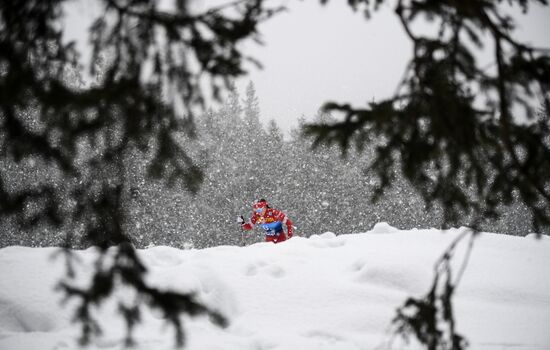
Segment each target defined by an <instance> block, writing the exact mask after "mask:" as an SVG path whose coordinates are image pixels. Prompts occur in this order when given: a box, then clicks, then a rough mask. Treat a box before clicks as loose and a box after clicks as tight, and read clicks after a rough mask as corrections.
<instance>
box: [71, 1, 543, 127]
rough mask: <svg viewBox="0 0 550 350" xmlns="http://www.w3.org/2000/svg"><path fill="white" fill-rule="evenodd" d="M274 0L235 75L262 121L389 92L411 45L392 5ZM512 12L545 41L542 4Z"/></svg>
mask: <svg viewBox="0 0 550 350" xmlns="http://www.w3.org/2000/svg"><path fill="white" fill-rule="evenodd" d="M223 1H227V0H207V1H203V0H196V3H197V4H198V5H197V7H199V8H201V7H202V8H206V7H207V6H208V5H205V4H208V3H211V2H214V3H219V2H223ZM276 1H282V2H284V3H285V4H286V6H287V7H288V9H289V11H287V12H285V13H282V14H279V15H277V16H276V17H274V18H272V19H270V20H269V21H267V22H265V23H263V24H262V25H261V26H260V31H261V34H262V39H263V41H264V42H265V45H263V46H258V45H256V44H250V45H246V46H245V48H246V53H247V54H249V55H251V56H253V57H255V58H257V59H258V60H259V61H260V62H261V63H262V64H263V65H264V68H263V69H262V70H258V69H257V68H255V67H253V66H250V67H249V72H250V74H249V76H247V77H245V78H243V79H240V80H239V81H238V82H237V87H238V88H239V91H241V93H242V94H243V95H244V92H245V87H246V85H247V84H248V82H249V81H250V80H252V81H253V82H254V84H255V86H256V91H257V94H258V97H259V99H260V108H261V112H262V119H263V120H264V121H268V120H269V119H275V120H277V122H278V123H279V125H280V126H281V127H282V128H283V130H285V131H288V130H289V129H290V128H291V127H293V126H295V125H296V120H297V118H298V117H300V116H302V115H303V116H305V117H306V118H311V117H313V116H314V115H315V114H316V113H317V111H318V109H319V108H320V107H321V106H322V105H323V103H325V102H327V101H336V102H349V103H352V104H353V105H355V106H364V105H365V104H366V103H367V102H369V101H372V100H380V99H383V98H385V97H389V96H390V95H391V94H392V93H393V92H394V90H395V88H396V86H397V82H398V81H399V79H400V78H401V76H402V74H403V72H404V69H405V64H406V62H407V60H408V59H409V58H410V56H411V49H412V46H411V43H410V41H409V40H408V38H407V37H406V36H405V33H404V31H403V29H402V28H401V26H400V24H399V22H398V19H397V17H396V15H395V14H394V12H393V7H391V6H389V5H384V6H383V7H382V9H380V10H379V11H378V12H376V13H374V15H373V17H372V18H371V19H370V20H368V21H367V20H366V19H365V17H364V16H363V14H362V13H360V12H357V13H354V12H353V11H352V10H351V8H350V7H349V6H348V5H347V4H346V3H347V1H342V0H332V1H330V2H329V4H328V5H326V6H321V5H320V4H319V3H320V1H319V0H305V1H299V0H273V1H272V2H276ZM269 3H270V2H268V4H269ZM392 3H393V2H392ZM73 10H74V9H73ZM89 11H90V5H89V2H87V1H84V3H82V2H81V3H80V5H79V6H78V7H77V11H76V13H78V14H79V15H78V16H74V15H73V16H70V17H72V18H70V19H68V31H69V33H68V35H69V37H72V38H75V37H76V38H78V37H83V36H84V35H85V34H86V30H87V25H84V23H86V22H85V21H82V19H81V16H82V15H83V14H85V13H86V12H89ZM74 13H75V12H74V11H73V14H74ZM514 13H515V18H517V19H518V24H519V27H518V33H517V35H516V37H518V38H520V39H522V40H526V41H527V42H531V43H533V44H537V45H540V46H545V47H550V35H548V33H550V30H549V29H550V9H549V8H548V7H544V8H543V7H541V6H532V7H531V10H530V12H529V14H528V15H526V16H521V15H519V14H520V12H519V11H514ZM88 16H90V14H89V13H88ZM485 63H487V64H490V63H491V62H490V61H489V59H487V62H485ZM243 97H244V96H243Z"/></svg>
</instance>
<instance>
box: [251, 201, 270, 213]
mask: <svg viewBox="0 0 550 350" xmlns="http://www.w3.org/2000/svg"><path fill="white" fill-rule="evenodd" d="M266 207H267V201H266V200H265V199H260V200H259V201H257V202H256V203H254V204H253V205H252V210H253V211H254V212H255V213H258V214H259V213H261V212H262V211H263V210H264V208H266Z"/></svg>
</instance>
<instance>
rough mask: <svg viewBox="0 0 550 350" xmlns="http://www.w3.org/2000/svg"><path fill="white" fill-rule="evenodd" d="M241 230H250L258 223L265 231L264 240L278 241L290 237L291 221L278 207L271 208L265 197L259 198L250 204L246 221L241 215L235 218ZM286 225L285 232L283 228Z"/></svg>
mask: <svg viewBox="0 0 550 350" xmlns="http://www.w3.org/2000/svg"><path fill="white" fill-rule="evenodd" d="M237 221H238V222H239V223H240V224H241V228H242V229H243V230H247V231H248V230H252V228H253V227H254V225H255V224H259V225H260V226H261V228H263V229H264V231H265V241H266V242H273V243H279V242H283V241H286V240H287V239H289V238H290V237H292V230H293V227H292V221H290V219H289V218H288V217H287V216H286V215H285V213H283V212H282V211H280V210H279V209H273V208H271V207H270V206H269V205H268V204H267V201H266V200H265V199H260V200H259V201H257V202H256V203H254V204H253V205H252V216H251V217H250V220H248V221H247V222H245V221H244V218H243V217H242V216H241V217H239V218H238V219H237ZM283 225H286V233H285V230H284V229H283Z"/></svg>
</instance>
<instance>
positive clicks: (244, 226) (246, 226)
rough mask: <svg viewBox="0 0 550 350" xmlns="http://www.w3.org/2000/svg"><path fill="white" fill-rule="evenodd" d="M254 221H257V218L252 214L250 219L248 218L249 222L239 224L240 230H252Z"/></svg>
mask: <svg viewBox="0 0 550 350" xmlns="http://www.w3.org/2000/svg"><path fill="white" fill-rule="evenodd" d="M256 220H258V218H257V217H256V214H252V217H251V218H250V220H248V221H246V222H243V223H242V224H241V228H242V229H243V230H247V231H248V230H252V229H253V228H254V224H255V223H256Z"/></svg>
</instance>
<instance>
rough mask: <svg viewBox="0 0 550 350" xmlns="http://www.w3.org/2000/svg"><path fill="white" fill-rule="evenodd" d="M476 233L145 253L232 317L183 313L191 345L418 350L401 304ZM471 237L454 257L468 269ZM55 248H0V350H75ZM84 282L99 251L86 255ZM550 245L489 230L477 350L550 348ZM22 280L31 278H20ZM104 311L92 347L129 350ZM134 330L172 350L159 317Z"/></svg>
mask: <svg viewBox="0 0 550 350" xmlns="http://www.w3.org/2000/svg"><path fill="white" fill-rule="evenodd" d="M464 230H466V228H460V229H451V230H448V231H439V230H435V229H429V230H417V229H413V230H397V229H395V228H393V227H391V226H390V225H388V224H385V223H379V224H377V225H376V226H375V227H374V228H373V229H372V230H371V231H368V232H365V233H360V234H348V235H338V236H336V235H335V234H334V233H331V232H326V233H323V234H320V235H312V236H311V237H309V238H304V237H294V238H292V239H291V240H289V241H287V242H284V243H281V244H277V245H275V244H271V243H256V244H252V245H250V246H246V247H239V246H219V247H213V248H208V249H200V250H195V249H191V250H179V249H175V248H170V247H166V246H158V247H150V248H147V249H142V250H139V251H138V252H139V256H140V258H141V259H143V261H144V263H145V264H146V266H147V267H148V269H149V272H148V274H147V279H148V281H149V282H151V283H152V284H153V285H156V286H159V287H162V288H165V289H167V290H177V291H194V292H196V295H197V297H198V298H199V299H200V300H201V301H203V302H204V303H206V304H207V305H208V306H210V307H212V308H214V309H217V310H219V311H220V312H222V313H223V314H224V315H226V316H227V317H228V319H229V325H228V327H226V328H220V327H218V326H215V325H213V324H212V323H211V322H210V321H209V320H208V319H206V318H204V317H203V318H201V317H199V318H193V319H188V318H185V322H184V329H185V331H186V337H187V341H186V345H185V348H186V349H239V350H246V349H250V350H253V349H254V350H256V349H312V350H313V349H342V350H344V349H345V350H348V349H417V348H420V347H419V346H418V344H416V343H415V342H414V341H411V342H410V343H409V344H408V345H407V343H404V342H403V340H402V339H400V338H399V337H394V336H392V327H391V321H392V319H393V318H394V317H395V312H396V308H397V307H399V306H400V305H401V304H402V303H403V302H404V300H405V299H406V298H407V297H408V296H415V297H416V296H421V295H423V294H424V293H425V292H426V291H427V290H428V288H429V287H430V284H431V280H432V278H433V267H434V262H435V261H436V260H437V259H438V258H439V257H440V255H441V254H442V252H443V251H444V250H445V249H446V248H447V246H448V245H449V244H450V243H451V242H452V241H453V240H454V239H455V238H456V237H457V236H458V235H460V234H461V233H462V232H464ZM465 249H466V242H462V243H461V245H460V246H459V247H458V250H457V252H456V253H455V259H454V260H453V263H456V265H457V266H458V265H459V264H461V262H462V261H463V258H464V254H465ZM56 251H57V248H27V247H17V246H13V247H7V248H3V249H1V250H0V276H1V288H0V349H2V350H21V349H25V350H44V349H56V350H62V349H77V348H79V346H78V341H77V340H78V337H79V334H80V333H79V332H80V329H79V326H78V325H76V324H75V323H74V322H72V321H71V319H72V313H73V312H74V310H73V309H71V306H72V304H71V302H68V303H66V304H65V305H64V306H62V305H61V304H60V303H61V300H62V295H61V294H60V293H59V292H56V291H55V290H54V288H55V286H56V284H57V283H58V282H59V280H60V278H61V277H62V276H63V274H64V264H63V261H62V259H60V258H57V259H53V258H52V255H54V253H55V252H56ZM77 254H78V256H79V258H81V264H80V265H79V266H78V268H77V276H79V277H78V278H79V280H80V281H81V283H83V284H86V283H88V282H89V281H88V282H87V280H86V278H87V276H89V273H91V270H92V266H91V263H92V262H93V259H94V256H96V253H95V250H94V248H90V249H87V250H83V251H78V252H77ZM548 266H550V240H549V239H548V237H545V236H543V237H542V238H540V239H537V238H536V237H535V236H534V235H528V236H525V237H518V236H508V235H500V234H492V233H483V234H481V235H480V236H479V237H478V238H477V239H476V242H475V245H474V248H473V251H472V255H471V257H470V260H469V263H468V266H467V268H466V271H465V273H464V275H463V277H462V280H461V281H460V284H459V286H458V289H457V292H456V297H455V298H454V306H455V313H456V315H455V316H456V327H457V330H458V332H459V333H460V334H462V335H464V336H465V337H466V339H467V340H468V341H469V349H474V350H476V349H487V350H496V349H498V350H506V349H518V350H545V349H549V348H550V332H548V324H550V278H549V276H548V271H547V267H548ZM22 276H23V277H22ZM130 295H131V294H128V293H125V292H124V290H122V291H121V290H119V291H118V292H117V293H116V297H114V298H113V299H112V300H111V301H110V302H109V303H108V304H107V305H105V306H103V307H102V308H101V309H100V310H98V312H97V316H98V317H99V320H100V321H101V324H102V327H103V330H104V334H103V335H102V336H101V337H99V338H98V339H95V340H94V341H93V342H92V344H90V345H89V346H88V347H87V349H90V350H91V349H93V350H96V349H121V348H124V342H123V339H124V334H125V328H124V325H123V323H122V322H121V319H120V317H119V316H117V315H116V308H115V306H114V305H115V302H116V301H117V300H118V299H125V298H126V299H130ZM142 317H143V322H142V323H141V324H140V325H138V326H137V329H136V330H135V338H136V341H137V345H136V347H135V349H173V348H174V334H173V329H172V328H171V327H167V326H166V323H165V322H164V321H163V320H162V318H161V317H160V316H159V315H158V314H156V313H155V312H149V313H146V314H144V315H142Z"/></svg>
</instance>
